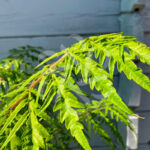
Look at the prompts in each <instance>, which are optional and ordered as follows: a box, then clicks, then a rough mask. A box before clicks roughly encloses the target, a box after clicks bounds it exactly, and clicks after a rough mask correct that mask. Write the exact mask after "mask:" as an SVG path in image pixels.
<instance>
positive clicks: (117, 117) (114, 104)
mask: <svg viewBox="0 0 150 150" xmlns="http://www.w3.org/2000/svg"><path fill="white" fill-rule="evenodd" d="M11 52H12V55H11V56H9V57H8V58H6V59H3V60H1V62H0V66H1V70H0V88H1V89H0V101H1V103H0V109H1V112H0V127H1V130H0V150H2V149H12V150H13V149H15V150H16V149H23V150H27V149H54V150H55V149H57V150H58V149H65V150H66V149H71V148H70V143H76V144H77V147H79V148H82V149H85V150H90V149H91V147H90V145H89V142H88V138H89V137H90V134H91V128H93V129H94V131H95V132H96V133H98V134H99V135H100V137H101V138H102V139H104V140H105V141H106V142H108V143H109V145H110V146H111V148H112V149H115V144H114V142H113V141H112V139H111V136H110V135H109V133H108V132H107V131H106V130H105V129H104V128H103V127H104V126H108V127H109V128H110V130H111V132H112V133H113V135H115V136H116V138H117V139H118V141H117V142H119V143H121V145H122V147H123V149H125V144H124V142H123V139H122V137H121V134H120V133H119V131H118V129H117V127H116V125H115V122H118V121H121V122H123V123H124V124H125V125H126V126H127V127H129V128H130V129H131V130H132V131H133V130H134V129H133V126H132V122H131V120H130V119H129V117H128V115H133V116H136V115H135V114H134V113H133V111H132V110H130V109H129V108H128V107H127V106H126V105H125V104H124V102H123V101H122V99H121V97H120V96H119V95H118V94H117V91H116V89H115V88H114V86H113V75H114V69H115V65H116V66H117V70H118V72H120V73H121V72H124V74H125V75H126V77H127V78H128V79H129V80H131V79H132V80H134V81H135V82H136V83H137V84H139V85H140V86H141V87H143V88H144V89H146V90H147V91H150V80H149V78H148V77H147V76H145V75H144V74H143V73H142V70H141V69H140V68H138V67H137V66H136V64H135V63H134V60H136V59H139V60H140V61H141V62H143V63H147V64H148V65H150V48H149V47H147V46H146V45H144V44H143V43H141V42H138V41H136V39H135V38H134V37H129V36H122V34H121V33H113V34H106V35H101V36H94V37H89V38H87V39H85V40H83V41H80V42H79V43H76V44H74V45H73V46H72V47H70V48H66V49H65V50H62V51H60V52H58V53H55V54H54V55H52V56H50V57H48V58H46V59H45V60H44V61H42V62H41V63H40V64H39V65H38V66H37V67H35V68H34V67H33V65H32V63H29V62H30V60H29V58H31V59H32V60H33V61H37V57H36V56H37V54H39V53H40V51H39V48H34V47H31V46H27V47H22V48H21V49H13V50H12V51H11ZM26 58H28V59H26ZM56 58H57V59H58V60H57V61H56V62H52V61H53V60H54V59H56ZM106 58H107V59H109V63H108V64H107V66H108V69H106V68H104V61H105V59H106ZM27 60H29V62H28V61H27ZM49 62H50V64H49ZM41 66H43V68H42V69H39V68H40V67H41ZM83 83H84V84H86V85H87V86H88V87H89V88H90V89H91V91H93V90H97V91H98V92H101V94H102V95H103V98H102V99H96V100H91V101H90V103H85V102H83V100H82V99H79V95H82V97H90V94H89V93H86V91H84V90H83V89H82V86H81V85H82V84H83ZM137 117H138V116H137Z"/></svg>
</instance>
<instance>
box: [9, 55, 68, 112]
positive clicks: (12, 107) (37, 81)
mask: <svg viewBox="0 0 150 150" xmlns="http://www.w3.org/2000/svg"><path fill="white" fill-rule="evenodd" d="M66 56H67V54H64V55H63V56H62V57H61V58H60V59H58V60H57V61H56V62H55V63H54V64H52V65H51V66H50V67H49V69H53V68H55V67H56V66H57V65H58V64H59V63H60V62H61V61H63V60H64V58H65V57H66ZM43 76H44V74H43V75H41V76H40V77H39V78H38V79H37V80H36V81H34V82H33V83H32V84H31V85H30V87H29V91H31V89H32V88H34V87H35V86H36V85H37V84H38V83H39V82H40V81H41V80H42V78H43ZM27 95H28V94H25V95H23V96H22V97H21V98H20V99H18V100H17V101H16V102H15V103H14V104H13V105H12V106H11V107H10V110H9V111H8V114H9V113H10V111H11V110H13V109H15V108H16V107H17V106H18V104H19V103H20V102H21V101H22V100H23V99H24V98H25V97H26V96H27Z"/></svg>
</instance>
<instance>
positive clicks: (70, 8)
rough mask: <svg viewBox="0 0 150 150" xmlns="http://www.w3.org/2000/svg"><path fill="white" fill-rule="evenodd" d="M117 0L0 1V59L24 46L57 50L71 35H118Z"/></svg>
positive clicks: (67, 44) (118, 10) (118, 3)
mask: <svg viewBox="0 0 150 150" xmlns="http://www.w3.org/2000/svg"><path fill="white" fill-rule="evenodd" d="M119 13H120V0H0V58H2V57H5V56H6V55H7V53H8V49H10V48H13V47H18V46H22V45H26V44H30V45H33V46H39V45H40V46H43V47H44V48H45V49H51V50H56V49H57V50H59V49H60V45H61V44H66V45H65V46H69V45H71V44H72V43H74V42H76V41H77V40H75V39H74V38H70V37H68V36H69V35H72V34H80V35H89V34H90V35H92V34H101V33H109V32H119V20H118V15H119Z"/></svg>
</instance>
